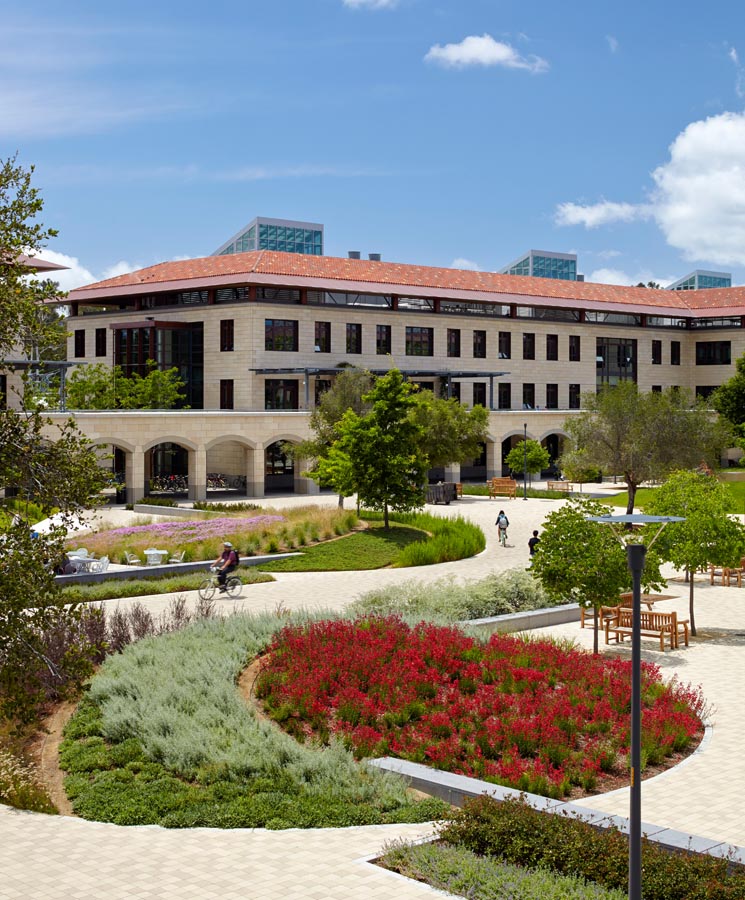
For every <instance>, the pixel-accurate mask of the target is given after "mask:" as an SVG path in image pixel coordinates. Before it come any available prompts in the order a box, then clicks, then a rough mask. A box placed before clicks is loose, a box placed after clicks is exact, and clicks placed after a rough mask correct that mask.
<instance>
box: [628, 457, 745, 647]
mask: <svg viewBox="0 0 745 900" xmlns="http://www.w3.org/2000/svg"><path fill="white" fill-rule="evenodd" d="M733 510H734V502H733V499H732V494H731V493H730V490H729V488H728V487H727V485H726V484H722V482H721V481H719V480H718V479H717V478H716V477H715V476H713V475H701V474H699V473H698V472H686V471H681V472H674V473H673V474H672V475H671V476H670V478H668V480H667V481H666V482H665V483H664V484H663V485H661V486H660V487H658V488H657V489H656V490H655V491H654V493H653V494H652V497H651V498H650V500H649V501H648V502H647V503H646V505H645V509H644V511H645V512H646V513H649V514H650V515H655V516H683V517H684V518H685V521H684V522H671V523H670V524H669V525H667V526H666V527H665V529H664V530H663V532H662V534H661V535H660V537H659V539H658V540H657V543H656V544H655V549H656V550H657V552H658V553H659V555H660V556H661V557H662V558H663V559H665V560H668V561H669V562H671V563H672V564H673V565H674V566H676V567H678V568H681V569H687V570H688V572H689V575H690V577H689V584H688V613H689V617H690V620H691V634H692V635H694V636H695V634H696V616H695V610H694V605H693V596H694V574H695V573H696V572H698V571H700V570H702V569H703V570H705V569H706V567H707V566H708V565H709V563H713V564H714V565H718V566H729V567H735V566H739V564H740V559H741V557H742V555H743V553H745V528H744V527H743V526H742V525H741V523H740V522H738V521H736V520H735V519H733V518H731V517H730V515H729V513H731V512H733Z"/></svg>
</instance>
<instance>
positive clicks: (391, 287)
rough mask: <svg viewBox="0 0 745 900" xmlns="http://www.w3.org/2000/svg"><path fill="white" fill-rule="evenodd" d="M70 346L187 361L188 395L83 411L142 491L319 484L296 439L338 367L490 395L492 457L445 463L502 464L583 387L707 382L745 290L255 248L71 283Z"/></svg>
mask: <svg viewBox="0 0 745 900" xmlns="http://www.w3.org/2000/svg"><path fill="white" fill-rule="evenodd" d="M68 302H69V303H70V313H71V314H70V318H69V319H68V328H69V331H70V332H71V337H70V340H69V348H68V359H69V360H70V361H72V362H79V363H95V362H105V363H107V364H114V363H116V364H118V365H121V366H122V367H123V369H124V370H125V372H133V371H144V370H145V366H146V364H147V360H148V359H155V360H157V362H158V364H159V365H161V366H173V365H175V366H177V367H178V368H179V370H180V371H181V373H182V376H183V378H184V380H185V381H186V385H187V403H188V406H189V407H190V409H189V410H182V411H172V412H163V413H161V412H156V413H127V414H123V413H121V412H118V413H114V412H112V413H80V414H78V415H77V418H78V421H79V422H80V424H81V427H83V428H84V430H86V432H87V433H89V434H90V436H91V437H94V438H95V439H97V440H101V441H102V442H104V443H108V444H111V445H112V446H114V447H115V448H117V450H118V451H119V452H118V454H117V463H116V465H117V468H119V469H120V470H122V471H125V470H126V473H127V474H126V481H127V488H128V492H129V499H139V497H141V496H142V494H143V492H145V491H146V490H147V485H148V484H149V482H150V480H151V479H152V478H153V476H156V475H158V474H161V473H164V472H167V471H169V467H170V470H171V471H174V470H176V469H179V468H180V469H181V470H182V472H183V474H184V475H186V474H187V472H188V479H189V492H190V495H191V496H192V497H201V496H203V495H204V493H205V491H206V485H207V475H208V473H221V474H223V475H225V474H227V475H228V477H230V478H234V479H235V480H236V483H239V484H240V485H241V486H243V485H244V484H245V490H246V493H247V494H248V495H249V496H261V495H263V493H264V492H265V490H271V489H273V488H288V487H290V488H292V486H294V488H295V490H298V491H306V490H312V486H311V485H309V484H308V482H307V481H306V480H305V479H303V478H302V477H301V475H300V467H299V466H297V465H296V466H295V467H294V468H293V465H292V463H291V461H289V460H287V458H286V457H285V456H284V455H283V454H282V452H281V448H282V442H285V441H290V442H293V441H297V440H300V439H302V438H303V437H305V436H306V435H307V434H308V426H307V420H308V412H309V410H311V409H312V407H313V405H314V404H315V402H316V400H317V397H318V396H319V394H320V392H321V391H323V390H325V389H326V388H327V386H328V385H329V383H330V381H331V380H332V378H333V377H334V374H335V372H337V371H338V369H339V367H340V366H344V365H349V364H352V365H356V366H360V367H363V368H367V369H370V370H372V371H377V372H380V371H385V370H387V369H389V368H391V367H392V366H396V367H398V368H399V369H401V370H402V371H403V372H404V373H406V375H407V377H409V378H410V379H411V380H412V381H416V382H418V383H419V384H420V385H421V386H422V387H425V388H430V389H432V390H434V391H435V392H437V393H441V394H443V395H448V396H454V397H457V398H459V399H460V400H461V401H462V402H464V403H466V404H468V405H471V404H477V403H480V404H483V405H484V406H486V407H487V408H488V409H489V410H490V427H489V439H488V441H487V444H486V447H485V449H484V454H483V455H482V458H481V459H479V460H474V461H473V463H472V464H471V465H469V466H467V467H464V469H463V471H461V472H458V470H457V468H456V469H454V470H451V471H449V472H448V473H447V475H448V477H450V478H455V480H460V479H461V478H468V477H473V478H480V479H483V478H484V477H487V476H490V475H493V474H499V473H501V472H502V470H503V462H502V460H503V458H504V456H505V455H506V452H508V451H509V449H510V447H511V446H512V445H513V444H514V443H515V442H516V441H517V440H519V439H520V438H521V437H522V436H523V435H524V434H528V436H529V437H533V438H535V439H537V440H541V441H543V442H544V444H545V445H546V446H547V447H548V449H549V451H550V452H551V454H552V456H554V457H555V456H556V455H558V453H559V452H560V451H561V444H562V440H563V437H564V429H563V425H564V421H565V420H566V418H567V416H569V415H572V411H574V410H577V409H579V407H580V403H581V395H582V394H583V393H584V392H587V391H594V390H596V389H597V388H598V387H600V386H601V385H604V384H616V383H618V382H619V381H623V380H632V381H635V382H636V383H637V384H638V385H639V388H640V389H641V390H645V391H647V390H661V389H662V388H665V387H668V386H671V385H678V386H682V387H686V388H690V389H691V390H692V391H696V392H698V393H699V394H701V395H707V394H708V393H710V392H711V391H712V390H713V388H714V387H716V386H717V385H719V384H721V383H722V381H724V380H726V379H727V378H728V377H730V375H731V374H732V373H733V370H734V369H733V361H734V360H735V359H736V358H737V357H738V356H739V355H740V354H742V353H743V352H744V351H745V330H744V329H743V322H744V321H745V318H744V317H745V288H737V287H735V288H726V289H709V290H699V291H696V290H691V291H682V292H681V291H668V290H654V289H649V288H634V287H618V286H612V285H604V284H592V283H589V282H581V281H570V280H563V279H555V278H536V277H529V276H518V275H505V274H499V273H490V272H472V271H462V270H453V269H440V268H432V267H424V266H416V265H403V264H398V263H390V262H378V261H370V260H360V259H340V258H332V257H324V256H320V257H315V256H310V255H308V256H303V255H298V254H291V253H280V252H271V251H256V252H249V253H237V254H228V255H221V256H212V257H206V258H204V259H191V260H184V261H178V262H169V263H162V264H159V265H156V266H151V267H149V268H146V269H142V270H140V271H137V272H132V273H129V274H127V275H121V276H118V277H116V278H111V279H108V280H106V281H102V282H99V283H97V284H92V285H87V286H86V287H83V288H79V289H78V290H76V291H73V292H72V293H71V294H70V296H69V301H68Z"/></svg>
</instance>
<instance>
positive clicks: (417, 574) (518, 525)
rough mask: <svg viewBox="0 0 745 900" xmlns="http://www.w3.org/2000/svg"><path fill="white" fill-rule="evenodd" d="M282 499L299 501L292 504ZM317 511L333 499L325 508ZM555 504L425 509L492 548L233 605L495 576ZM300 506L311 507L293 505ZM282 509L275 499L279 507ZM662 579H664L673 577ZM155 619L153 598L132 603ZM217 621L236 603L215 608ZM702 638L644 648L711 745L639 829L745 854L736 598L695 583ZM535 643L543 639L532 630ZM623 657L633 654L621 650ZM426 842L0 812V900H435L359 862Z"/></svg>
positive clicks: (351, 833)
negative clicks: (499, 529) (502, 538)
mask: <svg viewBox="0 0 745 900" xmlns="http://www.w3.org/2000/svg"><path fill="white" fill-rule="evenodd" d="M286 502H287V503H300V502H301V500H300V498H292V499H290V500H288V501H286ZM321 502H324V503H330V502H335V500H334V498H326V497H324V498H322V500H321ZM557 502H561V501H550V500H533V499H529V500H527V501H524V500H522V499H518V500H512V501H508V500H505V501H502V500H497V501H494V500H492V501H489V500H487V499H486V498H464V500H462V501H459V502H458V503H457V504H452V505H451V506H437V507H428V510H429V511H431V512H434V513H436V514H437V515H454V514H459V515H463V516H465V517H467V518H469V519H471V520H473V521H475V522H477V523H478V524H480V525H482V526H483V527H484V530H485V531H486V533H487V538H488V544H487V549H486V551H485V552H484V553H482V554H480V555H479V556H478V557H476V558H474V559H470V560H461V561H459V562H454V563H447V564H443V565H439V566H432V567H427V568H421V569H388V570H382V571H376V572H351V573H349V572H347V573H325V574H324V573H317V574H316V573H309V574H279V575H278V576H277V581H276V582H273V583H268V584H258V585H251V586H247V587H246V588H245V589H244V598H243V599H242V600H240V601H238V603H237V604H235V605H236V606H238V607H241V608H245V609H247V610H260V609H268V610H272V609H277V608H280V609H297V608H303V607H304V608H313V609H322V608H330V609H342V608H344V606H346V605H347V604H348V603H349V602H350V601H351V600H352V599H353V598H354V597H356V596H358V595H359V594H360V593H363V592H364V591H366V590H368V589H369V588H372V587H377V586H379V585H382V584H389V583H398V582H400V581H403V580H407V579H410V578H418V579H423V580H427V581H430V580H433V579H436V578H440V577H443V576H449V577H453V578H455V579H457V580H461V579H476V578H480V577H482V576H484V575H486V574H487V573H489V572H492V571H494V570H502V569H506V568H510V567H513V566H525V565H526V564H527V561H528V549H527V541H528V538H529V536H530V534H531V532H532V530H533V528H540V525H541V522H542V520H543V518H544V516H545V515H546V513H547V512H549V511H550V510H551V509H553V508H556V505H557ZM302 503H306V504H307V503H308V498H302ZM277 505H280V501H277ZM500 508H505V510H506V511H507V513H508V515H509V518H510V522H511V526H510V529H509V541H508V546H507V547H506V548H502V547H500V546H498V544H497V541H496V529H495V527H494V521H495V519H496V514H497V511H498V509H500ZM671 574H672V573H671ZM670 588H671V590H670V591H669V592H670V593H672V594H679V595H680V596H679V598H678V599H676V600H673V601H669V602H668V604H666V605H665V609H675V610H677V611H678V612H679V613H681V614H683V613H685V612H686V610H687V605H688V601H687V585H684V584H683V583H682V581H676V580H672V581H671V582H670ZM140 600H141V602H146V603H147V604H148V606H149V607H151V608H153V609H154V611H157V610H158V609H159V608H162V607H164V606H165V605H167V602H168V599H167V598H166V599H164V598H161V597H153V598H140ZM219 602H220V603H221V604H224V607H223V608H224V609H225V610H226V611H229V610H232V608H233V607H234V604H233V603H232V601H219ZM695 602H696V621H697V625H698V628H699V635H698V637H697V638H695V639H692V641H691V646H690V647H689V648H687V649H686V648H681V649H680V650H677V651H668V652H666V653H660V652H659V650H655V649H654V648H655V646H656V644H655V642H653V641H650V642H646V641H645V642H644V653H643V655H644V658H645V659H647V660H649V661H651V662H654V663H655V664H657V665H659V666H660V667H661V669H662V672H663V674H664V675H665V676H666V677H672V676H677V677H678V678H680V679H681V680H682V681H684V682H690V683H692V684H694V685H701V686H702V688H703V691H704V694H705V696H706V698H707V700H708V701H709V704H710V707H711V721H712V724H713V728H712V731H711V737H710V739H709V740H708V741H707V742H706V744H705V745H704V746H703V747H702V748H701V749H700V750H699V752H698V753H696V754H695V755H694V756H693V757H691V758H689V759H688V760H687V761H686V762H685V763H684V764H683V765H681V766H678V767H677V768H675V769H673V770H670V771H669V772H667V773H665V774H664V775H661V776H658V778H656V779H652V780H650V781H646V782H645V783H644V785H643V788H642V816H643V819H644V821H647V822H652V823H655V824H658V825H665V826H668V827H671V828H675V829H678V830H680V831H685V832H691V833H694V834H699V835H702V836H705V837H710V838H715V839H717V840H722V841H728V842H730V843H734V844H739V845H740V846H745V816H743V814H742V800H741V798H742V796H743V793H744V792H745V760H744V758H743V754H742V752H741V743H742V734H743V731H744V730H745V712H744V711H743V703H742V697H743V696H744V695H745V589H738V588H736V587H731V588H725V587H719V586H710V585H709V584H708V579H707V580H706V581H704V580H703V579H701V580H699V581H697V582H696V601H695ZM546 631H547V632H548V633H550V634H552V635H556V636H558V637H567V638H572V639H575V640H577V641H578V642H579V643H581V644H582V645H584V646H591V641H592V633H591V631H590V630H589V629H585V630H581V629H580V628H579V624H578V623H572V624H568V625H560V626H554V627H552V628H551V629H546ZM534 633H540V632H534ZM620 652H621V653H629V652H630V651H629V649H628V645H627V647H625V648H623V649H621V651H620ZM582 802H583V804H584V805H587V806H592V807H594V808H596V809H599V810H604V811H607V812H610V813H618V814H620V815H626V814H627V813H628V792H627V791H626V790H622V791H617V792H614V793H613V794H606V795H601V796H598V797H593V798H590V799H586V800H584V801H582ZM428 833H430V828H429V826H427V825H395V826H372V827H363V828H351V829H317V830H291V831H278V832H273V831H265V830H261V829H258V830H236V831H222V830H217V829H193V830H183V831H181V830H167V829H161V828H157V827H151V826H148V827H136V828H120V827H117V826H114V825H108V824H100V823H90V822H84V821H82V820H78V819H74V818H68V817H60V816H57V817H54V816H41V815H35V814H30V813H23V812H18V811H15V810H11V809H9V808H7V807H2V806H0V848H2V850H0V860H1V861H2V862H1V865H0V898H3V900H5V898H19V900H20V898H23V900H27V898H38V900H58V898H59V900H61V898H80V900H88V898H107V900H109V898H110V900H119V898H121V900H135V898H138V900H139V898H179V900H184V898H186V900H190V898H194V900H210V898H220V900H223V898H242V900H245V898H256V900H280V898H282V900H294V898H298V900H300V898H302V900H306V898H307V900H337V898H338V900H342V898H343V900H358V898H359V900H363V898H364V900H378V898H380V900H383V898H386V900H387V898H390V897H394V896H395V897H397V898H404V900H407V898H409V897H411V898H416V897H427V896H431V897H434V896H442V894H438V893H437V892H435V891H432V890H430V889H429V888H427V887H426V886H423V885H420V884H416V883H414V882H409V881H406V880H403V879H400V878H397V877H396V876H393V875H391V874H390V873H387V872H384V871H382V870H380V869H379V868H377V867H375V866H371V865H369V864H367V862H365V859H366V858H368V857H370V856H372V855H374V854H376V853H378V852H379V851H380V849H381V847H382V846H383V845H384V843H385V842H386V841H390V840H394V839H395V838H398V837H404V838H407V839H408V838H416V837H419V836H423V835H426V834H428Z"/></svg>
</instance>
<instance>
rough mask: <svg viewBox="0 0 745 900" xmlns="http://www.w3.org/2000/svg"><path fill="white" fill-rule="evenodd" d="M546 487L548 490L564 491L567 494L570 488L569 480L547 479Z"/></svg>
mask: <svg viewBox="0 0 745 900" xmlns="http://www.w3.org/2000/svg"><path fill="white" fill-rule="evenodd" d="M548 489H549V490H550V491H564V493H565V494H568V493H569V492H570V491H571V489H572V483H571V481H549V482H548Z"/></svg>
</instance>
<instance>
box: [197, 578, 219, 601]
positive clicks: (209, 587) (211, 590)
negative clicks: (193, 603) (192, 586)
mask: <svg viewBox="0 0 745 900" xmlns="http://www.w3.org/2000/svg"><path fill="white" fill-rule="evenodd" d="M198 591H199V596H200V597H201V599H202V600H211V599H212V598H213V597H214V596H215V582H214V581H213V580H212V579H211V578H205V579H204V581H203V582H202V583H201V584H200V585H199V588H198Z"/></svg>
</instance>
